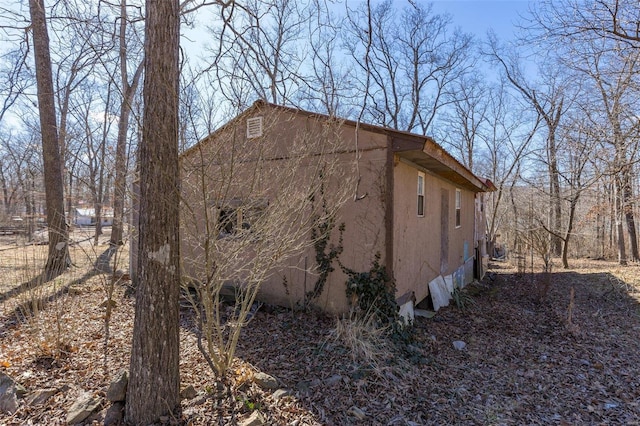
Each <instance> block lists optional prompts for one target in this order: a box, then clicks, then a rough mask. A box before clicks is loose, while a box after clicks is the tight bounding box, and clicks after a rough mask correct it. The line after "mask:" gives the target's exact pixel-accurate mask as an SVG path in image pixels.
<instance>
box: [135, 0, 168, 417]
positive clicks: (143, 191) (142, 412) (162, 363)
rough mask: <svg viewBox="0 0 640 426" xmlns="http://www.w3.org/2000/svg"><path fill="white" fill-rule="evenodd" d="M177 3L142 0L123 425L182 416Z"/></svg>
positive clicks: (166, 0)
mask: <svg viewBox="0 0 640 426" xmlns="http://www.w3.org/2000/svg"><path fill="white" fill-rule="evenodd" d="M179 27H180V17H179V4H178V0H147V2H146V31H145V69H146V71H147V72H146V74H145V81H144V92H143V97H144V117H143V130H142V132H143V134H142V143H141V145H140V154H139V159H140V220H139V249H138V252H139V255H138V280H139V282H138V286H137V294H136V314H135V320H134V330H133V344H132V349H131V364H130V380H129V386H128V391H127V401H126V410H125V419H126V421H127V422H128V423H132V424H150V423H154V422H157V421H158V419H159V418H160V416H163V415H172V416H179V415H180V396H179V392H180V374H179V355H180V351H179V343H180V340H179V305H178V301H179V300H178V299H179V293H180V250H179V232H178V231H179V220H178V211H179V191H178V82H179V67H178V60H179Z"/></svg>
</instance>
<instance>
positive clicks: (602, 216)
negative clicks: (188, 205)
mask: <svg viewBox="0 0 640 426" xmlns="http://www.w3.org/2000/svg"><path fill="white" fill-rule="evenodd" d="M152 18H153V19H152ZM154 19H155V20H154ZM158 19H159V20H160V21H157V20H158ZM163 20H164V21H163ZM159 22H160V23H159ZM639 22H640V8H639V7H638V4H637V2H634V1H632V0H542V1H539V2H531V3H530V6H529V11H528V12H527V13H526V14H523V15H522V16H521V17H520V20H519V22H518V23H517V24H518V32H517V35H518V37H517V38H515V39H510V40H502V39H500V38H499V37H498V36H497V35H496V34H495V33H493V32H489V33H488V34H486V35H477V34H473V33H472V32H468V31H465V30H467V29H465V28H459V27H456V26H455V25H454V23H453V19H452V17H451V16H449V15H447V14H442V13H439V12H437V10H436V9H435V8H434V7H433V5H431V4H430V3H429V2H417V1H406V2H397V1H391V0H383V1H372V0H366V1H358V2H351V1H346V2H340V1H337V2H323V1H319V0H307V1H294V0H249V1H242V2H234V1H222V0H183V1H182V2H181V3H179V2H178V1H177V0H175V1H173V0H172V1H171V2H169V1H166V2H164V1H162V0H155V1H154V0H146V2H145V1H143V0H114V1H105V0H92V1H77V0H58V1H55V2H54V1H47V0H29V1H26V0H24V1H14V2H9V3H8V4H3V5H1V6H0V40H1V41H2V42H1V43H0V186H1V193H0V199H1V206H0V226H8V225H11V224H12V223H13V222H17V221H19V222H20V223H21V224H23V226H24V227H25V230H26V231H25V232H26V233H27V235H28V236H29V237H31V236H33V235H34V233H35V230H36V229H37V228H38V227H39V226H44V224H46V225H48V226H47V230H48V242H49V252H48V262H47V264H46V265H45V270H44V271H43V274H42V277H43V279H50V278H52V277H54V276H56V275H58V274H60V273H62V271H64V269H65V268H67V267H68V266H69V265H70V264H71V263H72V262H73V259H71V258H70V257H69V253H68V250H67V247H68V243H69V235H68V231H69V226H72V225H73V217H74V216H73V215H74V210H75V209H77V208H81V207H82V208H86V207H90V208H92V209H93V210H94V211H95V216H96V217H97V221H96V223H97V224H98V226H96V229H95V242H96V243H97V241H98V236H99V234H100V233H101V228H100V225H99V224H100V223H101V220H100V217H101V215H102V214H103V213H104V212H105V211H106V209H109V210H112V211H113V215H114V218H113V228H112V233H111V241H110V244H111V245H112V247H113V248H114V249H117V247H119V246H120V245H122V244H123V243H125V242H126V241H127V240H128V239H129V238H130V234H129V232H130V227H129V226H128V217H129V213H130V208H131V205H132V202H133V200H132V197H131V191H130V190H129V188H130V185H131V183H132V181H133V180H135V179H137V178H139V179H140V182H141V184H142V191H141V200H140V205H141V207H142V210H141V212H142V214H143V215H142V216H141V224H143V226H141V228H144V227H147V228H145V229H141V232H142V231H144V232H146V233H144V232H142V233H141V238H140V241H141V244H142V245H143V247H144V248H143V249H145V250H151V251H153V252H156V253H159V251H160V250H164V249H163V248H162V247H164V246H163V245H162V244H164V243H166V244H168V245H169V246H170V247H171V249H170V253H171V258H170V261H171V267H173V268H175V269H174V270H177V269H179V265H178V260H177V259H178V258H177V257H176V256H177V255H178V253H179V250H178V248H177V242H174V241H173V240H171V238H172V237H171V236H172V235H173V236H174V237H175V235H176V234H177V232H176V229H177V226H178V225H177V210H176V211H174V210H173V207H176V206H177V200H178V198H179V196H178V193H179V190H178V186H179V185H178V182H177V181H175V180H171V179H168V180H167V181H164V180H162V179H159V177H161V176H162V173H163V172H164V174H165V175H166V174H167V173H168V170H169V169H168V167H169V166H171V167H173V166H174V165H176V164H177V155H178V149H175V150H173V149H174V148H176V147H179V149H180V150H184V149H186V148H188V147H190V146H193V145H194V144H195V143H196V142H197V141H198V140H201V139H202V138H204V137H205V136H207V135H208V134H209V133H211V132H212V131H213V130H215V129H217V128H219V127H220V126H221V125H222V124H224V123H225V122H227V121H228V120H229V119H230V118H232V117H234V116H236V115H237V114H238V113H240V112H241V111H243V110H245V109H246V108H248V107H249V106H250V105H251V104H252V103H253V102H254V101H255V100H256V99H264V100H266V101H268V102H272V103H275V104H279V105H286V106H290V107H295V108H300V109H304V110H309V111H314V112H320V113H323V114H328V115H330V116H335V117H339V118H346V119H353V120H356V121H358V122H366V123H371V124H376V125H380V126H385V127H390V128H393V129H398V130H402V131H408V132H413V133H419V134H423V135H430V136H433V137H434V138H435V139H436V140H437V141H438V142H439V143H441V144H442V145H443V146H444V147H446V148H447V149H448V150H449V151H450V152H451V153H452V154H453V155H454V156H455V157H456V158H457V159H458V160H459V161H460V162H461V163H462V164H464V165H465V166H467V167H468V168H469V169H471V170H472V171H473V172H474V173H475V174H476V175H478V176H481V177H484V178H488V179H490V180H491V181H492V182H493V184H494V185H495V187H496V188H497V190H496V191H494V192H492V193H489V194H487V195H486V205H487V233H488V235H487V237H488V241H489V246H490V247H489V250H490V252H492V251H493V248H494V247H495V246H498V245H500V246H504V247H506V248H507V249H508V251H513V252H524V251H525V250H526V251H528V252H531V251H533V252H535V253H536V255H537V256H540V257H541V258H542V259H543V260H544V261H545V265H547V266H548V268H551V265H552V264H553V263H554V259H555V264H557V265H560V264H561V265H563V266H564V267H565V268H566V267H569V264H570V262H571V259H572V258H576V257H593V258H605V259H616V260H617V261H618V262H619V263H620V264H623V265H624V264H627V263H628V262H638V261H640V249H639V247H638V235H637V234H638V229H637V225H636V217H637V216H638V214H640V210H639V209H638V193H639V191H640V188H639V185H638V184H639V183H640V181H639V179H638V178H639V176H638V165H637V162H638V159H640V152H639V150H640V145H639V142H640V118H639V116H638V113H637V111H638V110H640V78H639V76H640V74H639V73H638V71H639V68H640V31H639V28H640V26H639V24H638V23H639ZM152 24H153V25H156V26H158V25H160V26H161V27H162V28H164V29H165V30H166V31H168V32H167V33H166V34H164V33H162V34H157V33H153V30H151V29H150V28H149V25H152ZM178 27H181V28H180V30H181V33H180V32H176V33H175V34H174V33H172V32H171V31H169V29H174V30H176V31H178ZM150 31H151V32H150ZM180 34H182V36H181V37H182V38H181V39H180V40H178V37H179V35H180ZM151 35H153V36H155V37H156V38H154V39H151ZM194 38H196V39H197V41H198V42H199V43H201V44H199V45H202V46H205V47H204V48H202V49H199V48H198V49H196V48H193V46H194V45H195V43H194ZM150 40H152V41H150ZM178 41H180V43H179V42H178ZM171 43H173V44H171ZM180 44H181V45H182V47H181V46H180ZM187 46H188V47H187ZM168 55H170V56H168ZM162 57H164V58H165V59H166V60H167V61H166V62H165V63H163V62H162V61H160V59H162ZM173 66H175V67H176V68H175V69H173V68H171V67H173ZM154 67H157V68H154ZM167 67H169V69H168V68H167ZM151 70H153V74H150V72H151ZM173 71H175V74H172V72H173ZM162 73H168V74H166V79H165V80H162V79H160V80H157V79H159V78H161V76H162V75H164V74H162ZM154 79H156V80H154ZM174 79H175V81H174ZM169 86H170V87H169ZM143 89H144V90H143ZM169 89H171V90H169ZM174 92H175V93H174ZM174 95H175V98H174ZM160 106H162V107H164V108H165V109H164V110H163V108H159V107H160ZM156 107H157V108H156ZM174 115H177V116H175V117H174ZM174 118H175V119H176V120H177V121H176V122H175V123H174V122H173V119H174ZM173 124H175V127H172V125H173ZM163 132H164V133H163ZM167 132H169V133H171V135H168V134H167ZM174 136H175V138H174ZM163 138H164V139H163ZM167 138H169V139H167ZM162 140H164V142H165V145H161V144H160V141H162ZM160 146H162V147H164V148H166V149H167V150H166V151H161V150H160V148H159V147H160ZM156 148H157V149H158V150H155V149H156ZM158 162H160V163H158ZM154 164H155V165H156V166H157V164H161V165H162V170H155V169H153V168H152V166H153V165H154ZM171 170H172V172H171V173H169V174H170V175H171V177H172V178H176V176H177V174H178V173H177V172H175V170H173V169H171ZM158 185H165V187H162V186H160V187H159V186H158ZM158 194H161V195H162V197H164V198H163V199H162V204H161V205H158V204H157V200H159V198H158V197H159V195H158ZM168 194H174V197H170V196H167V195H168ZM167 199H170V200H172V201H171V202H169V203H167V201H166V200H167ZM154 200H156V203H154ZM173 201H175V203H176V204H175V205H174V204H173ZM169 205H171V206H172V207H171V209H169V208H168V207H167V209H164V210H163V207H164V206H169ZM154 209H155V210H154ZM165 210H166V211H167V212H168V213H167V217H166V218H162V220H160V219H159V213H158V212H160V211H165ZM150 212H153V214H151V213H150ZM145 214H146V215H145ZM148 227H151V228H148ZM149 229H153V232H154V233H156V234H155V237H153V236H152V235H151V234H150V233H149ZM173 243H175V244H176V246H173V245H172V244H173ZM167 250H169V249H167ZM167 256H169V254H167ZM144 259H146V260H142V261H140V263H139V265H137V266H136V265H131V268H132V269H135V268H136V267H138V268H139V271H142V272H143V273H142V274H141V275H140V279H141V280H142V282H146V281H148V280H157V281H162V282H165V283H167V284H166V286H165V287H163V288H153V289H151V288H149V287H146V286H144V284H143V285H142V289H143V290H139V291H141V293H140V294H142V295H143V296H145V297H149V298H151V299H153V300H155V299H154V298H156V297H165V296H166V295H167V294H169V295H171V299H167V300H171V301H174V302H175V300H174V299H176V297H177V294H176V291H177V290H176V285H177V284H175V283H174V284H175V285H173V284H170V283H169V281H170V280H176V282H179V278H178V277H179V275H178V276H173V277H172V278H170V279H169V278H167V277H169V275H171V274H168V275H167V268H168V267H169V266H168V265H169V263H167V264H165V265H164V269H162V270H157V271H156V270H154V269H153V268H152V266H150V265H153V264H154V262H149V259H150V258H149V257H147V258H144ZM167 259H169V257H167ZM167 262H169V260H167ZM156 263H157V262H156ZM158 277H164V278H163V279H160V278H158ZM156 291H159V292H160V293H161V294H162V296H159V295H158V294H156V293H154V292H156ZM145 292H146V293H145ZM158 309H161V310H162V311H163V312H167V315H169V313H170V314H171V318H170V319H169V320H168V323H173V322H174V320H175V318H174V317H175V316H176V313H175V312H172V311H171V310H170V308H169V307H167V308H166V309H165V308H158ZM140 315H142V317H141V318H143V319H140V320H139V321H147V320H145V319H144V318H145V315H147V317H148V316H149V315H150V314H149V312H146V313H145V312H141V313H140ZM137 321H138V320H137ZM136 324H137V323H136ZM161 327H164V329H165V330H166V329H167V325H166V324H165V325H164V326H161ZM169 331H171V332H172V333H173V334H171V335H170V336H166V339H170V340H171V339H172V340H175V339H177V337H176V334H175V330H169ZM135 348H136V346H135V345H134V350H135ZM140 348H142V346H140ZM139 350H140V351H142V349H139ZM136 353H137V352H136ZM169 355H171V354H169ZM173 355H174V358H171V360H170V361H171V362H172V363H173V362H174V361H176V359H175V354H173ZM141 356H142V355H141ZM133 359H134V361H135V360H139V359H141V358H136V356H134V357H133ZM145 362H146V361H145ZM158 362H160V363H161V362H164V361H162V360H159V361H158ZM132 368H137V369H138V370H139V371H140V374H139V375H138V378H140V380H143V381H144V380H145V378H144V377H142V376H140V375H141V374H143V373H142V370H143V369H142V367H141V366H140V365H137V366H132ZM176 368H177V367H176ZM132 374H133V376H134V377H136V376H135V373H132ZM175 374H176V375H175V376H173V377H170V381H172V382H176V380H177V373H175ZM134 383H137V384H136V385H135V386H136V389H137V391H138V392H139V393H144V392H145V387H144V386H149V384H148V383H146V384H141V383H140V382H135V379H134ZM172 386H174V388H173V389H170V390H169V391H167V392H168V393H165V394H170V395H172V398H173V399H171V400H169V401H156V402H157V405H161V404H169V405H171V407H169V408H170V409H171V408H172V407H173V406H175V405H176V404H177V403H178V402H177V401H178V400H177V392H176V388H175V383H174V385H172ZM165 408H166V407H164V406H163V407H162V408H158V407H155V408H153V410H155V411H154V413H155V414H151V416H152V417H149V418H144V417H138V416H142V415H143V414H141V413H144V412H146V411H147V409H148V407H141V406H137V407H136V406H135V405H133V403H132V404H131V405H130V406H129V409H130V410H131V411H130V412H131V413H132V414H131V416H132V417H131V419H132V421H138V420H136V419H138V418H140V419H143V418H144V421H151V420H153V416H156V417H157V415H158V414H157V413H160V412H161V411H162V410H163V409H165ZM156 412H157V413H156Z"/></svg>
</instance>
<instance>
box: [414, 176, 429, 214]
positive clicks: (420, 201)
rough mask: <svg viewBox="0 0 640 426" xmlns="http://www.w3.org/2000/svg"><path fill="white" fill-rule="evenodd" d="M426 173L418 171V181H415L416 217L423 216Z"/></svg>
mask: <svg viewBox="0 0 640 426" xmlns="http://www.w3.org/2000/svg"><path fill="white" fill-rule="evenodd" d="M426 180H427V179H426V174H425V173H424V172H420V171H419V172H418V181H417V183H416V190H417V191H416V193H417V195H416V203H417V204H416V207H417V209H416V214H417V216H418V217H424V210H425V205H424V204H425V203H424V193H425V191H424V187H425V183H426Z"/></svg>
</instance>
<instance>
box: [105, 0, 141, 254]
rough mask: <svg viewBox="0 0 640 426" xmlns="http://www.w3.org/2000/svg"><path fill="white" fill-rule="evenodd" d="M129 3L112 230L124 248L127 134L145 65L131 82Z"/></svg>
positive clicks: (123, 18) (123, 17)
mask: <svg viewBox="0 0 640 426" xmlns="http://www.w3.org/2000/svg"><path fill="white" fill-rule="evenodd" d="M126 29H127V2H126V0H122V3H121V5H120V48H119V49H120V51H119V53H120V77H121V81H122V102H121V104H120V118H119V120H118V140H117V143H116V165H115V169H116V173H115V174H116V177H115V182H114V189H113V225H112V227H111V241H110V244H111V245H121V244H122V239H123V235H124V200H125V197H126V190H127V166H128V161H127V133H128V130H129V116H130V115H131V102H132V101H133V96H134V95H135V93H136V90H137V88H138V82H139V81H140V76H141V75H142V69H143V66H144V62H140V64H138V67H137V68H136V71H135V73H134V75H133V80H132V82H131V83H129V77H128V72H127V43H126Z"/></svg>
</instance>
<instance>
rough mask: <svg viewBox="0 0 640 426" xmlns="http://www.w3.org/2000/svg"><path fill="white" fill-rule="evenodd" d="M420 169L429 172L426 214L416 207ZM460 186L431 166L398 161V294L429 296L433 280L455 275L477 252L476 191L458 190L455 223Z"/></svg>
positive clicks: (395, 256) (420, 297)
mask: <svg viewBox="0 0 640 426" xmlns="http://www.w3.org/2000/svg"><path fill="white" fill-rule="evenodd" d="M419 172H423V173H424V175H425V201H424V216H423V217H420V216H418V211H417V181H418V173H419ZM456 189H460V188H458V187H457V186H456V185H454V184H452V183H450V182H447V181H445V180H442V179H441V178H438V177H436V176H434V175H432V174H430V173H429V171H428V170H424V169H422V168H420V167H418V166H416V165H412V164H410V163H408V162H406V161H396V162H395V166H394V221H393V227H394V250H393V253H394V262H393V271H394V277H395V279H396V288H397V292H398V296H401V295H403V294H405V293H407V292H411V291H413V292H415V297H416V300H417V301H421V300H422V299H424V298H425V297H426V296H427V295H428V294H429V288H428V284H429V282H430V281H431V280H433V279H434V278H435V277H437V276H438V275H443V276H446V275H450V274H452V273H454V272H455V271H456V270H457V269H458V268H459V267H460V266H462V265H463V264H464V263H465V260H469V258H470V257H471V256H473V247H474V242H473V234H474V193H473V192H471V191H468V190H465V189H460V195H461V216H460V218H461V223H460V227H456V222H455V220H456V219H455V215H456V212H455V197H456ZM443 197H445V198H446V199H445V200H443ZM443 206H444V207H446V209H445V210H444V211H443ZM442 215H445V217H444V218H443V217H442ZM443 226H444V228H443ZM465 246H466V247H467V249H466V252H465ZM443 247H444V248H443ZM465 254H466V259H465ZM468 280H469V278H467V281H468Z"/></svg>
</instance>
